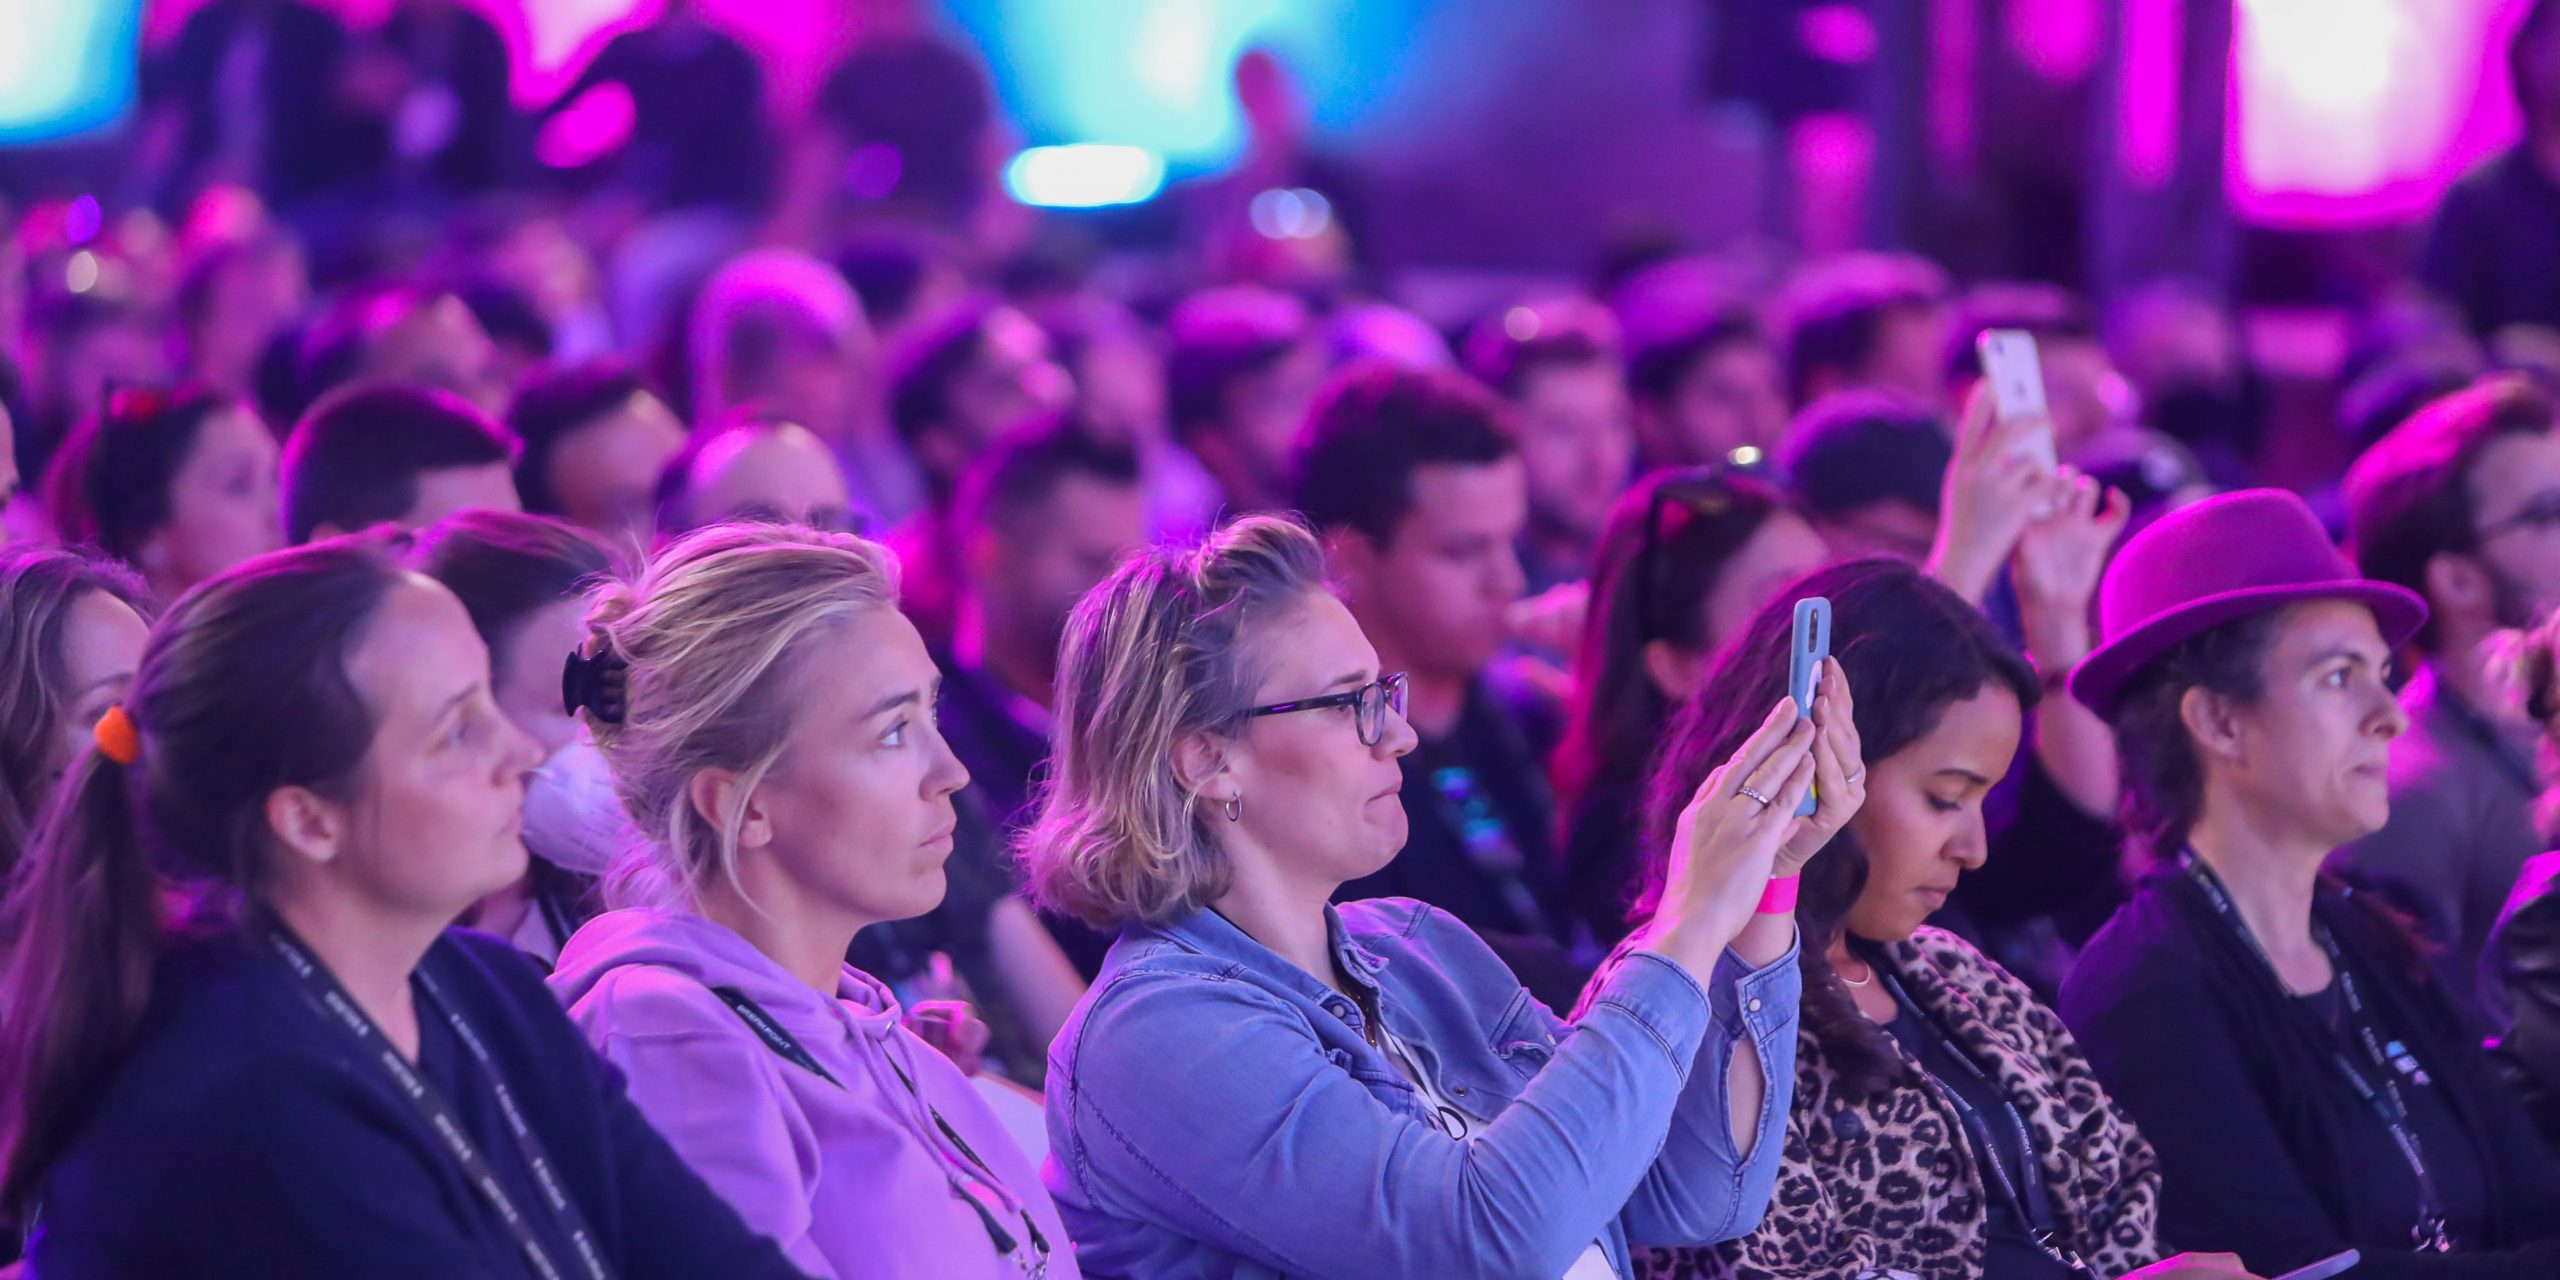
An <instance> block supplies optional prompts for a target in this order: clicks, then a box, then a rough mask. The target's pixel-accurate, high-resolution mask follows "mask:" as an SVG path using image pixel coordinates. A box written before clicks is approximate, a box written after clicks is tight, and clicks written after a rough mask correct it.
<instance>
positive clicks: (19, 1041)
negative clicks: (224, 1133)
mask: <svg viewBox="0 0 2560 1280" xmlns="http://www.w3.org/2000/svg"><path fill="white" fill-rule="evenodd" d="M402 572H403V571H402V570H401V568H400V565H399V563H398V561H397V560H395V559H394V558H393V556H392V555H391V553H390V551H389V550H388V549H387V548H385V547H384V546H383V545H381V544H380V543H379V542H378V541H374V540H366V539H360V538H336V539H330V540H328V541H325V542H320V543H315V544H313V545H311V546H308V547H302V548H298V549H295V550H290V551H283V552H278V553H275V554H273V555H268V556H261V557H258V558H257V559H253V560H250V561H248V562H246V563H244V564H241V565H239V566H237V567H235V568H233V569H231V570H230V571H228V572H226V573H223V574H221V575H219V576H217V577H215V578H212V579H210V580H208V581H207V582H205V583H204V584H203V585H202V586H200V587H199V588H198V589H196V590H195V591H193V592H190V593H189V594H188V595H187V596H186V598H185V599H183V600H181V601H179V602H178V606H177V608H176V609H175V610H174V611H172V612H171V613H170V615H169V616H168V617H167V618H166V619H164V620H163V621H162V623H161V625H160V627H159V628H158V629H157V630H156V631H154V632H153V633H152V637H151V644H150V647H149V648H147V649H146V650H145V651H144V652H143V656H142V667H141V670H140V672H139V673H138V674H137V675H136V676H135V678H134V684H133V691H132V693H131V694H129V695H128V696H127V697H126V699H125V701H124V707H125V710H126V713H127V714H128V715H129V716H131V717H132V719H133V722H134V725H135V726H136V728H137V729H138V730H139V737H140V740H141V754H140V756H139V758H137V759H136V760H135V762H134V763H133V764H130V765H123V764H118V763H116V762H115V761H113V760H109V759H107V758H106V757H105V756H103V755H101V754H99V753H98V752H97V751H95V750H91V751H88V752H84V753H83V754H82V755H81V757H80V759H79V762H78V763H77V764H75V765H74V766H73V767H72V770H71V774H70V776H69V777H68V778H66V779H65V780H64V782H63V785H62V787H61V789H60V790H59V791H58V792H57V793H56V795H55V797H54V800H53V804H52V807H51V808H50V809H49V810H48V811H47V813H46V816H45V819H44V823H43V825H42V826H41V827H40V828H39V829H38V831H37V833H36V838H35V842H34V844H33V846H32V848H31V850H30V851H29V853H28V855H27V859H26V863H25V866H24V874H23V875H22V876H21V877H20V878H19V880H18V882H17V883H16V884H15V885H14V886H13V887H12V889H11V892H10V894H9V897H8V901H7V903H6V905H5V907H0V922H5V924H6V926H8V927H10V928H11V929H12V930H13V932H14V935H15V936H16V938H17V940H18V941H17V945H16V946H15V947H14V948H13V949H12V950H11V952H10V954H9V955H8V956H7V958H6V969H5V975H6V979H5V983H0V1008H5V1009H7V1010H8V1011H9V1019H8V1021H7V1023H6V1024H5V1025H0V1170H5V1172H0V1211H4V1212H6V1213H7V1214H9V1215H11V1216H18V1215H21V1214H22V1213H23V1211H24V1210H25V1209H26V1208H27V1206H28V1202H29V1199H30V1197H31V1196H32V1195H33V1194H34V1193H35V1191H36V1188H37V1185H38V1183H39V1182H40V1181H41V1180H42V1178H43V1176H44V1173H45V1170H46V1169H47V1167H48V1166H50V1165H51V1164H52V1163H53V1161H54V1160H55V1159H56V1158H57V1157H59V1156H60V1155H61V1154H62V1152H63V1150H64V1148H65V1147H67V1146H68V1145H69V1143H70V1141H71V1139H72V1137H73V1135H75V1134H76V1133H78V1131H79V1129H80V1127H81V1124H82V1123H83V1121H84V1120H85V1119H86V1118H87V1114H88V1112H89V1110H90V1108H91V1107H93V1106H94V1105H95V1103H96V1100H97V1096H98V1093H99V1091H100V1090H101V1089H102V1088H103V1087H104V1084H105V1082H106V1080H107V1079H108V1078H109V1077H110V1075H111V1074H112V1072H113V1069H114V1067H115V1064H116V1061H117V1059H118V1058H119V1057H121V1056H122V1054H123V1053H124V1052H125V1050H126V1048H127V1046H128V1044H129V1042H130V1040H131V1039H132V1036H133V1032H134V1028H135V1026H136V1025H137V1023H138V1022H139V1020H140V1018H141V1016H142V1011H143V1007H144V1005H145V1004H146V1003H147V1002H148V1000H149V998H150V995H151V982H152V971H153V968H154V967H155V965H156V963H157V961H158V959H159V955H160V952H161V951H162V949H163V947H164V945H165V943H166V941H167V939H168V937H169V935H170V933H171V930H172V927H173V922H171V921H169V920H166V919H164V913H163V908H162V897H163V894H164V893H168V894H171V895H173V896H183V897H186V898H189V899H191V900H192V901H194V902H196V903H197V904H199V905H200V907H201V908H202V909H201V910H200V911H199V912H198V913H197V915H196V916H195V917H194V918H193V919H192V920H190V921H189V922H187V923H188V924H189V925H191V926H211V925H214V924H217V923H219V922H223V921H226V920H234V919H236V918H237V915H238V909H239V907H240V906H241V905H242V904H243V903H244V902H245V901H246V900H247V899H249V898H251V897H253V896H254V895H255V894H256V893H257V892H258V889H259V887H260V882H261V879H262V875H263V871H264V866H265V856H264V855H265V852H266V850H267V847H268V845H269V832H268V828H267V822H266V800H267V797H268V796H269V795H271V794H273V793H274V792H275V791H276V789H277V788H280V787H292V786H299V787H308V788H311V789H312V790H315V791H318V792H321V793H323V794H344V793H346V792H347V791H348V790H350V789H351V788H352V786H353V782H354V779H355V778H356V776H357V773H358V770H359V769H360V768H361V767H362V764H363V761H364V759H365V757H366V755H367V754H368V752H369V751H370V748H371V746H372V742H373V736H374V728H375V717H374V712H373V710H372V709H371V708H369V707H367V706H366V705H365V702H364V699H363V698H362V696H360V695H359V694H358V692H357V691H356V688H355V685H354V684H353V682H352V681H351V680H350V678H349V676H348V674H347V660H348V657H349V655H350V654H351V653H352V651H353V650H354V649H355V647H356V646H357V645H358V644H359V643H361V642H362V640H363V637H364V634H365V631H366V628H367V626H368V625H369V624H370V623H371V621H372V620H373V617H374V614H375V613H376V611H377V610H378V609H379V608H380V607H381V604H382V601H383V599H384V597H385V596H386V595H387V594H388V593H389V592H390V590H391V588H392V587H393V585H394V584H395V583H397V582H398V581H399V580H400V578H401V576H402Z"/></svg>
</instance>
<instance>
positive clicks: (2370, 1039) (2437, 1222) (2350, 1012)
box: [2178, 849, 2454, 1253]
mask: <svg viewBox="0 0 2560 1280" xmlns="http://www.w3.org/2000/svg"><path fill="white" fill-rule="evenodd" d="M2178 863H2179V865H2180V866H2181V867H2183V868H2185V870H2186V872H2187V874H2188V876H2189V877H2190V878H2191V879H2193V880H2194V881H2195V882H2196V885H2197V886H2198V887H2199V888H2201V889H2202V890H2203V891H2204V897H2205V901H2206V902H2207V903H2208V904H2210V905H2211V906H2212V907H2213V910H2214V914H2215V915H2217V916H2219V917H2221V919H2222V921H2223V923H2224V924H2225V925H2226V926H2228V927H2229V928H2230V930H2231V932H2232V933H2234V934H2236V935H2238V937H2239V939H2240V941H2241V942H2243V943H2245V944H2247V946H2248V948H2249V952H2250V954H2252V955H2255V956H2256V957H2258V962H2259V963H2260V964H2263V965H2265V966H2266V967H2267V974H2268V976H2269V977H2271V978H2274V979H2275V980H2276V986H2277V989H2278V990H2284V989H2285V988H2284V981H2283V978H2282V977H2281V975H2279V974H2277V972H2276V962H2275V960H2274V958H2273V957H2271V956H2269V955H2268V954H2267V949H2266V947H2265V946H2263V945H2262V944H2260V943H2259V941H2258V938H2257V935H2256V934H2253V933H2251V932H2249V924H2248V922H2247V921H2245V920H2242V919H2241V918H2240V912H2239V909H2238V908H2236V907H2234V906H2233V905H2232V904H2231V895H2230V893H2229V892H2228V891H2226V890H2225V889H2224V888H2223V887H2222V880H2221V878H2220V877H2218V876H2216V875H2214V873H2213V868H2211V867H2209V866H2206V865H2205V862H2204V859H2203V858H2200V857H2198V856H2196V853H2195V851H2194V850H2192V849H2189V850H2186V851H2184V852H2182V853H2180V854H2179V855H2178ZM2311 940H2312V941H2313V942H2315V943H2318V944H2319V947H2320V951H2321V954H2323V955H2325V956H2327V957H2328V960H2329V969H2330V972H2331V973H2332V974H2333V975H2334V977H2335V980H2336V982H2337V984H2338V997H2339V999H2340V1001H2341V1002H2342V1003H2343V1004H2344V1005H2345V1006H2346V1015H2347V1021H2348V1023H2349V1024H2351V1025H2352V1026H2353V1027H2354V1028H2355V1036H2354V1039H2353V1041H2352V1044H2353V1046H2354V1047H2355V1048H2358V1049H2361V1050H2363V1057H2364V1059H2365V1063H2366V1064H2367V1065H2369V1066H2370V1067H2371V1068H2372V1069H2373V1072H2374V1074H2372V1075H2367V1074H2366V1070H2365V1067H2363V1066H2359V1065H2357V1063H2356V1061H2355V1055H2353V1054H2350V1053H2348V1052H2347V1049H2346V1047H2345V1046H2342V1045H2341V1044H2340V1043H2339V1037H2338V1036H2337V1035H2336V1034H2335V1033H2333V1032H2329V1031H2327V1029H2325V1028H2323V1029H2322V1031H2323V1034H2322V1035H2321V1036H2320V1038H2321V1039H2323V1040H2325V1041H2327V1043H2328V1045H2329V1058H2330V1061H2331V1062H2332V1063H2334V1064H2336V1066H2337V1068H2338V1074H2340V1075H2342V1076H2344V1077H2346V1081H2347V1087H2348V1088H2350V1089H2353V1090H2354V1091H2355V1095H2356V1097H2357V1098H2358V1099H2359V1100H2361V1101H2362V1102H2363V1103H2364V1104H2365V1107H2366V1109H2368V1110H2370V1111H2372V1112H2373V1115H2374V1118H2375V1119H2377V1120H2380V1121H2381V1122H2382V1125H2383V1128H2385V1129H2386V1130H2388V1131H2389V1132H2390V1134H2391V1143H2392V1145H2393V1146H2395V1147H2398V1148H2399V1149H2400V1158H2401V1159H2402V1160H2403V1161H2404V1162H2406V1163H2407V1164H2408V1166H2409V1173H2410V1175H2411V1176H2412V1177H2414V1178H2415V1179H2416V1180H2417V1183H2418V1220H2417V1221H2416V1222H2415V1223H2413V1224H2412V1225H2411V1226H2410V1228H2409V1239H2410V1241H2411V1243H2413V1244H2415V1245H2416V1246H2417V1249H2418V1251H2419V1252H2421V1253H2450V1252H2452V1251H2453V1247H2454V1246H2453V1235H2452V1228H2451V1224H2450V1223H2448V1222H2447V1220H2446V1217H2445V1211H2444V1199H2443V1197H2442V1196H2441V1195H2439V1194H2438V1193H2437V1190H2436V1181H2435V1175H2434V1174H2433V1173H2432V1172H2431V1171H2429V1170H2428V1168H2427V1152H2426V1147H2425V1145H2424V1144H2423V1143H2422V1142H2421V1141H2420V1139H2419V1137H2418V1130H2417V1126H2416V1124H2415V1123H2414V1122H2412V1121H2411V1120H2410V1117H2409V1104H2408V1100H2407V1099H2405V1098H2403V1097H2401V1096H2400V1085H2399V1081H2398V1077H2399V1076H2400V1075H2402V1074H2404V1073H2406V1074H2413V1075H2416V1076H2417V1077H2418V1078H2420V1079H2423V1078H2424V1076H2423V1073H2422V1072H2417V1071H2415V1068H2416V1065H2417V1060H2416V1058H2415V1057H2414V1056H2412V1055H2410V1054H2409V1053H2408V1051H2407V1050H2406V1049H2405V1048H2404V1047H2403V1046H2401V1045H2400V1044H2399V1043H2397V1042H2394V1043H2392V1044H2391V1045H2389V1046H2387V1047H2386V1046H2385V1045H2384V1044H2383V1043H2382V1040H2381V1037H2380V1035H2379V1034H2378V1032H2377V1031H2376V1030H2375V1026H2374V1020H2373V1018H2372V1017H2370V1016H2368V1014H2367V1013H2366V1010H2365V1003H2364V997H2363V995H2362V994H2361V993H2360V992H2359V991H2358V990H2357V989H2356V978H2355V974H2354V973H2353V972H2352V971H2351V970H2349V968H2348V967H2347V961H2346V957H2345V956H2344V955H2342V954H2341V953H2340V952H2339V950H2338V941H2337V939H2336V937H2334V936H2333V935H2331V934H2330V932H2329V927H2328V926H2327V925H2325V924H2322V923H2321V922H2320V920H2319V919H2318V917H2316V916H2315V917H2314V918H2313V919H2312V921H2311ZM2285 1003H2286V1004H2287V1005H2288V1006H2294V1016H2295V1017H2296V1018H2297V1019H2301V1018H2303V1017H2304V1015H2303V1014H2302V1012H2301V1010H2300V1008H2299V1006H2298V1004H2297V1002H2295V1001H2291V1000H2288V1001H2286V1002H2285ZM2403 1062H2406V1063H2407V1064H2408V1065H2407V1066H2406V1067H2404V1066H2402V1065H2401V1064H2402V1063H2403Z"/></svg>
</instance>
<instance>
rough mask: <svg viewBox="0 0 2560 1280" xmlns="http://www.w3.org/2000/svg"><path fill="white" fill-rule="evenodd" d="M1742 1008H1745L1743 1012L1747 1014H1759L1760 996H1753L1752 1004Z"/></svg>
mask: <svg viewBox="0 0 2560 1280" xmlns="http://www.w3.org/2000/svg"><path fill="white" fill-rule="evenodd" d="M1742 1008H1743V1011H1744V1012H1746V1013H1758V1012H1760V997H1758V996H1753V997H1751V1002H1750V1003H1749V1004H1746V1005H1744V1006H1742Z"/></svg>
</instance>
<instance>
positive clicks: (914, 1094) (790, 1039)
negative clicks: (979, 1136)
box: [711, 987, 1049, 1276]
mask: <svg viewBox="0 0 2560 1280" xmlns="http://www.w3.org/2000/svg"><path fill="white" fill-rule="evenodd" d="M711 994H713V995H715V996H718V997H720V1002H721V1003H722V1004H725V1005H727V1006H729V1010H730V1012H732V1013H735V1014H737V1015H738V1021H740V1022H743V1023H746V1024H747V1029H748V1030H750V1031H753V1032H755V1033H756V1038H757V1039H759V1040H762V1041H764V1047H765V1048H767V1049H771V1050H772V1051H773V1052H774V1055H775V1056H776V1057H779V1058H781V1059H782V1060H783V1061H785V1062H788V1063H790V1064H791V1065H793V1066H795V1067H798V1068H800V1069H801V1070H803V1071H806V1072H808V1073H809V1074H811V1075H813V1076H816V1077H817V1078H819V1079H821V1080H824V1081H826V1082H827V1083H828V1084H831V1085H834V1086H835V1087H837V1088H839V1089H841V1088H843V1087H844V1082H843V1081H841V1080H838V1079H836V1078H835V1076H833V1075H832V1074H830V1073H829V1072H828V1071H827V1069H826V1067H824V1066H823V1065H821V1064H820V1063H819V1062H818V1060H817V1058H816V1057H814V1056H813V1055H811V1054H810V1052H809V1051H808V1049H807V1048H805V1047H803V1046H802V1045H801V1043H800V1040H799V1037H797V1036H794V1035H792V1034H791V1032H790V1029H789V1028H786V1027H784V1026H783V1025H782V1024H781V1023H779V1022H776V1021H774V1019H773V1015H771V1014H769V1013H766V1012H765V1011H764V1006H763V1005H760V1004H757V1003H756V1002H755V1001H754V1000H753V999H751V998H749V997H748V995H747V993H745V992H743V991H740V990H738V989H737V988H736V987H713V988H711ZM881 1056H882V1059H883V1060H884V1061H886V1062H887V1063H888V1064H889V1070H890V1072H891V1073H893V1074H895V1075H896V1076H897V1077H898V1083H899V1084H901V1085H904V1086H906V1090H907V1096H908V1097H910V1098H913V1099H915V1102H916V1105H918V1106H920V1107H923V1108H924V1112H925V1114H926V1115H927V1116H930V1117H931V1118H932V1120H933V1126H934V1128H935V1129H936V1130H938V1131H940V1132H941V1134H942V1136H943V1138H944V1139H945V1140H946V1141H948V1142H949V1143H950V1144H951V1146H952V1149H953V1150H956V1151H958V1152H959V1153H960V1155H961V1157H962V1158H963V1159H965V1160H967V1161H968V1162H969V1166H970V1173H971V1175H972V1176H974V1177H976V1178H978V1179H980V1180H982V1181H984V1182H985V1183H986V1185H987V1186H989V1187H991V1188H993V1189H994V1190H995V1191H996V1192H997V1193H999V1194H1002V1195H1005V1196H1006V1197H1007V1198H1008V1199H1011V1198H1012V1196H1011V1193H1009V1192H1007V1191H1005V1185H1004V1179H1002V1178H999V1177H997V1176H996V1171H995V1170H994V1169H993V1168H991V1167H990V1166H989V1165H988V1164H987V1162H986V1161H985V1160H982V1159H980V1158H979V1157H978V1153H977V1151H976V1150H975V1149H974V1148H972V1147H970V1145H969V1142H968V1140H967V1139H966V1138H963V1137H961V1136H960V1131H959V1130H958V1129H957V1128H954V1127H953V1126H952V1124H951V1122H950V1121H949V1120H947V1119H944V1118H943V1115H942V1111H941V1109H940V1108H938V1107H936V1106H934V1105H933V1104H932V1103H930V1102H927V1101H925V1100H924V1094H923V1093H922V1092H921V1091H920V1090H918V1089H917V1088H916V1082H915V1081H914V1080H913V1079H912V1078H910V1077H909V1076H908V1075H907V1073H906V1070H905V1069H904V1068H902V1067H900V1066H899V1065H898V1062H897V1059H895V1058H892V1057H889V1056H888V1055H887V1053H885V1052H884V1053H883V1054H882V1055H881ZM945 1176H946V1177H947V1178H948V1179H949V1181H950V1183H951V1193H952V1194H953V1195H955V1196H958V1197H960V1199H961V1200H962V1201H964V1202H966V1203H967V1204H968V1206H969V1207H970V1208H971V1209H974V1210H976V1211H977V1213H978V1222H979V1224H980V1225H981V1226H984V1227H985V1228H986V1229H987V1240H988V1242H989V1243H991V1244H993V1245H994V1246H995V1248H996V1252H997V1253H999V1254H1002V1255H1004V1256H1005V1257H1008V1258H1011V1259H1013V1261H1014V1265H1016V1266H1018V1267H1020V1268H1022V1271H1023V1274H1025V1275H1030V1276H1045V1275H1047V1274H1049V1240H1048V1237H1047V1236H1044V1235H1042V1234H1041V1232H1040V1224H1039V1223H1037V1222H1035V1221H1033V1220H1032V1218H1031V1210H1030V1208H1029V1207H1028V1206H1025V1207H1024V1208H1023V1209H1022V1226H1023V1230H1024V1232H1025V1234H1027V1235H1028V1236H1029V1237H1030V1244H1031V1253H1030V1254H1028V1255H1025V1254H1024V1253H1023V1252H1022V1242H1021V1241H1018V1240H1016V1239H1015V1238H1014V1236H1013V1233H1012V1232H1010V1231H1007V1230H1005V1227H1004V1223H1003V1222H1002V1221H1000V1220H998V1218H997V1217H996V1215H995V1212H994V1211H993V1210H991V1209H989V1208H987V1206H986V1203H985V1202H984V1201H982V1200H980V1199H978V1197H976V1196H975V1195H972V1194H970V1192H969V1189H968V1187H966V1186H964V1185H963V1184H962V1183H961V1180H960V1178H959V1176H958V1175H956V1174H950V1173H948V1172H947V1171H946V1174H945Z"/></svg>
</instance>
